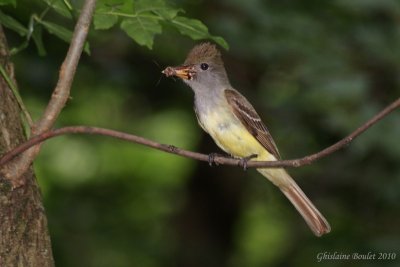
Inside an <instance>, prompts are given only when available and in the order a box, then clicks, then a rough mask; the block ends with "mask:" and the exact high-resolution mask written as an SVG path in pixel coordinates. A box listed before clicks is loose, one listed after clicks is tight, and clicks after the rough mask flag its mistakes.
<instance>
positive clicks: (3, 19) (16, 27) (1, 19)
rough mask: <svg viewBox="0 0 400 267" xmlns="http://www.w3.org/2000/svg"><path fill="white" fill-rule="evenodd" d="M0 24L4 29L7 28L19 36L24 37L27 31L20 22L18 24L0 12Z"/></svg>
mask: <svg viewBox="0 0 400 267" xmlns="http://www.w3.org/2000/svg"><path fill="white" fill-rule="evenodd" d="M0 1H1V0H0ZM0 23H1V24H3V25H4V27H6V28H9V29H11V30H13V31H15V32H17V33H18V34H19V35H21V36H25V35H27V34H28V29H27V28H25V26H24V25H22V24H21V23H20V22H18V21H17V20H16V19H14V18H13V17H10V16H8V15H6V14H4V13H3V12H1V10H0Z"/></svg>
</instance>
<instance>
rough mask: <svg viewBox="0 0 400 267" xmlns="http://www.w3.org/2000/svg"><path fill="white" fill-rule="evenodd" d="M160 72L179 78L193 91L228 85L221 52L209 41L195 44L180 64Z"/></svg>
mask: <svg viewBox="0 0 400 267" xmlns="http://www.w3.org/2000/svg"><path fill="white" fill-rule="evenodd" d="M162 73H164V74H165V75H166V76H167V77H168V76H176V77H179V78H181V79H182V80H183V81H184V82H185V83H187V84H188V85H189V86H190V87H192V88H193V90H195V91H196V90H206V89H205V88H208V89H213V88H216V87H225V86H228V85H229V81H228V77H227V75H226V71H225V68H224V63H223V61H222V58H221V53H220V51H219V50H218V49H217V47H216V46H215V45H214V44H211V43H202V44H199V45H196V46H195V47H194V48H193V49H192V50H191V51H190V52H189V54H188V55H187V57H186V60H185V62H184V63H183V64H182V65H181V66H176V67H167V68H166V69H165V70H163V71H162Z"/></svg>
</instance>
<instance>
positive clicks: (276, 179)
mask: <svg viewBox="0 0 400 267" xmlns="http://www.w3.org/2000/svg"><path fill="white" fill-rule="evenodd" d="M258 171H259V172H260V173H261V174H263V175H264V176H265V177H267V178H268V179H269V180H271V181H272V182H273V183H274V184H275V185H277V186H278V187H279V188H280V189H281V191H282V192H283V193H284V194H285V196H286V197H287V198H288V199H289V200H290V202H291V203H292V204H293V206H294V207H295V208H296V209H297V211H298V212H299V213H300V214H301V216H302V217H303V218H304V220H305V221H306V223H307V224H308V226H309V227H310V229H311V230H312V231H313V233H314V234H315V235H316V236H321V235H323V234H327V233H329V232H330V231H331V227H330V225H329V223H328V222H327V220H326V219H325V218H324V216H322V214H321V213H320V212H319V211H318V210H317V208H316V207H315V206H314V204H313V203H312V202H311V201H310V200H309V199H308V197H307V196H306V195H305V194H304V192H303V191H302V190H301V189H300V187H299V186H298V185H297V184H296V182H295V181H294V180H293V179H292V177H290V176H289V174H287V173H286V171H285V170H283V169H274V170H273V169H258Z"/></svg>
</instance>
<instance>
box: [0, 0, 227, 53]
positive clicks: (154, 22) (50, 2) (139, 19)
mask: <svg viewBox="0 0 400 267" xmlns="http://www.w3.org/2000/svg"><path fill="white" fill-rule="evenodd" d="M33 3H35V4H39V6H40V4H42V5H43V4H45V7H44V9H43V10H42V11H40V12H38V13H40V14H38V13H36V12H37V11H35V12H33V13H32V14H31V16H30V20H29V23H28V25H27V26H24V25H23V23H21V22H19V21H18V20H17V19H15V18H13V17H12V16H9V15H7V14H4V13H3V12H1V11H0V23H1V24H3V25H4V26H5V27H6V28H9V29H11V30H13V31H15V32H17V33H18V34H19V35H20V36H22V37H24V38H25V40H24V41H23V42H22V44H21V45H19V46H18V47H15V48H13V49H12V50H11V52H12V54H16V53H18V52H19V51H21V50H23V49H25V48H26V47H27V46H28V44H29V42H30V40H33V42H34V43H35V45H36V48H37V51H38V53H39V54H40V55H45V54H46V49H45V46H44V44H43V40H42V39H43V37H42V35H43V29H44V30H45V31H47V32H49V33H50V34H53V35H54V36H56V37H57V38H59V39H61V40H62V41H64V42H67V43H69V42H70V41H71V37H72V30H71V29H69V28H67V27H65V26H64V25H63V24H64V23H61V22H60V21H63V20H54V19H53V17H51V19H50V18H49V19H47V18H46V17H47V16H48V14H49V13H55V14H57V15H59V17H61V18H63V19H64V20H65V19H67V20H68V21H71V20H73V19H74V18H75V17H77V13H78V10H79V8H80V7H79V6H77V3H76V2H73V3H71V2H70V1H69V0H36V1H34V2H33ZM10 4H13V5H14V6H15V5H16V0H14V1H7V0H2V2H0V5H10ZM183 12H184V11H183V10H182V9H180V8H175V7H173V6H172V5H170V4H169V3H167V2H166V1H164V0H155V1H147V0H130V1H122V0H100V1H98V3H97V6H96V11H95V14H94V19H93V20H94V22H93V23H94V28H95V29H96V30H107V29H110V28H111V27H113V26H114V25H115V24H117V23H118V22H119V21H120V27H121V29H122V30H123V31H124V32H125V33H126V34H127V35H128V36H129V37H130V38H132V40H134V41H135V42H137V43H138V44H140V45H143V46H146V47H147V48H149V49H152V47H153V43H154V38H155V36H156V35H157V34H160V33H162V26H163V25H164V26H168V25H170V26H173V27H175V28H176V29H177V30H178V31H179V32H180V33H181V34H183V35H186V36H189V37H190V38H192V39H194V40H199V39H211V40H213V41H215V42H216V43H218V44H220V45H221V46H222V47H224V48H226V49H228V44H227V43H226V41H225V40H224V39H223V38H222V37H219V36H214V35H211V34H210V33H209V31H208V29H207V27H206V26H205V25H204V24H203V23H202V22H201V21H199V20H196V19H190V18H187V17H183V16H181V15H179V16H178V14H179V13H183ZM53 20H54V21H53ZM85 52H86V53H88V54H89V53H90V50H89V43H88V42H87V43H86V44H85Z"/></svg>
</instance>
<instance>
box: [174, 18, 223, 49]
mask: <svg viewBox="0 0 400 267" xmlns="http://www.w3.org/2000/svg"><path fill="white" fill-rule="evenodd" d="M172 24H173V25H174V26H175V28H177V29H178V31H179V32H180V33H181V34H184V35H187V36H189V37H190V38H192V39H193V40H200V39H211V40H213V41H214V42H216V43H217V44H219V45H220V46H222V47H223V48H225V49H229V46H228V43H227V42H226V41H225V40H224V39H223V38H222V37H219V36H213V35H211V34H210V33H209V32H208V29H207V26H206V25H204V24H203V23H202V22H201V21H200V20H197V19H190V18H186V17H182V16H177V17H175V18H174V19H173V20H172Z"/></svg>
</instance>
